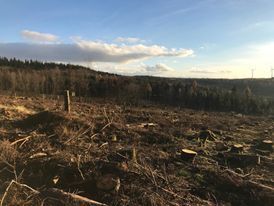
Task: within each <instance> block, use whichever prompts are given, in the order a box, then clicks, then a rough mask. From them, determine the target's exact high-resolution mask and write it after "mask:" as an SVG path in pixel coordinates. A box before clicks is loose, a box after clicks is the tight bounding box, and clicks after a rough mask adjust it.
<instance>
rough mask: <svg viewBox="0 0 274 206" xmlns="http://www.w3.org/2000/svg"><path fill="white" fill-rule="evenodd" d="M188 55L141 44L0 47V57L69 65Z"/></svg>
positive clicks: (76, 42)
mask: <svg viewBox="0 0 274 206" xmlns="http://www.w3.org/2000/svg"><path fill="white" fill-rule="evenodd" d="M49 39H50V38H49ZM53 39H54V38H53ZM53 39H52V40H53ZM40 40H42V39H40ZM44 40H45V38H44ZM192 54H193V50H191V49H168V48H166V47H163V46H160V45H144V44H134V45H124V44H122V45H119V44H112V43H105V42H101V41H87V40H83V39H80V38H76V39H74V43H72V44H63V43H58V44H55V43H51V44H48V43H46V44H29V43H0V56H6V57H9V58H12V57H16V58H19V59H35V60H39V61H58V62H69V63H79V62H114V63H127V62H131V61H139V60H143V59H149V58H154V57H161V56H164V57H187V56H191V55H192Z"/></svg>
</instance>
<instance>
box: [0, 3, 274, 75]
mask: <svg viewBox="0 0 274 206" xmlns="http://www.w3.org/2000/svg"><path fill="white" fill-rule="evenodd" d="M273 11H274V1H273V0H195V1H194V0H168V1H167V0H131V1H129V0H104V1H103V0H89V1H88V0H81V1H75V0H74V1H73V0H66V1H56V0H47V1H42V0H25V1H22V0H0V28H1V30H0V56H8V57H13V56H14V57H17V58H21V59H38V60H41V61H56V62H65V63H74V64H82V65H86V66H90V67H92V68H95V69H98V70H104V71H109V72H115V73H123V74H131V75H135V74H147V75H157V76H175V77H211V78H217V77H223V78H242V77H250V76H251V69H255V73H254V75H255V77H269V76H270V68H271V67H272V66H273V67H274V61H273V60H272V59H274V58H273V56H274V12H273ZM53 54H54V55H53Z"/></svg>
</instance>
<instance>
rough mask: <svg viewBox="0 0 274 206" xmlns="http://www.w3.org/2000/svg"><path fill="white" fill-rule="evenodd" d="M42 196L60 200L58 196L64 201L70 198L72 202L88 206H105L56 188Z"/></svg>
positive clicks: (46, 191)
mask: <svg viewBox="0 0 274 206" xmlns="http://www.w3.org/2000/svg"><path fill="white" fill-rule="evenodd" d="M43 195H46V196H49V197H53V198H54V197H57V199H60V196H61V197H63V198H64V199H65V198H71V199H72V200H75V201H79V202H82V203H86V204H89V205H94V206H107V205H106V204H104V203H101V202H97V201H95V200H91V199H89V198H87V197H83V196H80V195H77V194H74V193H69V192H65V191H63V190H60V189H56V188H51V189H48V190H45V191H43Z"/></svg>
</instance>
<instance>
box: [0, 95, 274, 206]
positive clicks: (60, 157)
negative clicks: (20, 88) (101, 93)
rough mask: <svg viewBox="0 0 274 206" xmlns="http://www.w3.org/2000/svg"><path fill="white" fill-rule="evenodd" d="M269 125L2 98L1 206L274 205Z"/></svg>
mask: <svg viewBox="0 0 274 206" xmlns="http://www.w3.org/2000/svg"><path fill="white" fill-rule="evenodd" d="M273 123H274V118H273V117H271V116H269V117H266V116H247V115H242V114H236V113H233V112H230V113H220V112H205V111H194V110H189V109H180V108H172V107H163V106H156V105H149V106H139V107H132V106H131V107H130V106H124V105H117V104H115V103H113V102H104V101H97V100H96V101H94V102H91V103H88V104H87V103H77V102H72V106H71V112H70V113H69V114H68V113H66V112H63V104H62V102H61V100H60V101H56V100H43V99H40V98H23V97H21V98H20V97H19V98H16V99H15V98H14V97H13V98H12V97H4V96H2V97H0V185H1V186H0V198H1V205H0V206H2V205H45V206H47V205H155V206H156V205H157V206H158V205H174V206H177V205H178V206H179V205H227V206H230V205H237V206H239V205H240V206H241V205H274V172H273V171H274V161H273V157H274V152H273V148H271V146H272V145H271V141H273V140H274V124H273ZM264 140H270V141H269V142H268V143H269V144H268V145H267V146H265V145H264V144H262V141H264ZM239 144H240V146H239ZM269 145H270V146H269ZM182 149H188V150H192V151H194V152H196V153H197V154H196V155H193V156H190V157H189V156H185V155H184V154H182ZM187 155H188V154H187ZM92 201H94V202H92Z"/></svg>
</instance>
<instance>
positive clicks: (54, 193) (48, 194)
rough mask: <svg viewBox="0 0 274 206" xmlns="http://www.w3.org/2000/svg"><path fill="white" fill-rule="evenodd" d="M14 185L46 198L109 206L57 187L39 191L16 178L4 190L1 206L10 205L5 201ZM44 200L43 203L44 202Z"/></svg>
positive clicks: (95, 205) (93, 205)
mask: <svg viewBox="0 0 274 206" xmlns="http://www.w3.org/2000/svg"><path fill="white" fill-rule="evenodd" d="M12 185H17V186H19V187H22V188H26V189H28V190H30V191H31V192H32V193H33V194H35V195H38V196H43V197H45V199H57V200H61V199H68V198H69V199H71V200H73V201H78V202H81V203H84V204H88V205H92V206H107V205H106V204H104V203H101V202H97V201H95V200H91V199H89V198H87V197H83V196H80V195H77V194H74V193H69V192H64V191H62V190H59V189H56V188H51V189H47V190H45V191H42V192H39V191H37V190H35V189H33V188H31V187H30V186H28V185H26V184H21V183H19V182H17V181H15V180H12V181H11V182H10V183H9V185H8V187H7V188H6V190H5V192H4V195H3V197H2V199H1V202H0V206H4V205H8V204H4V202H5V199H6V197H7V195H8V193H9V190H10V188H11V187H12ZM45 199H44V201H45ZM44 201H43V203H44Z"/></svg>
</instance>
